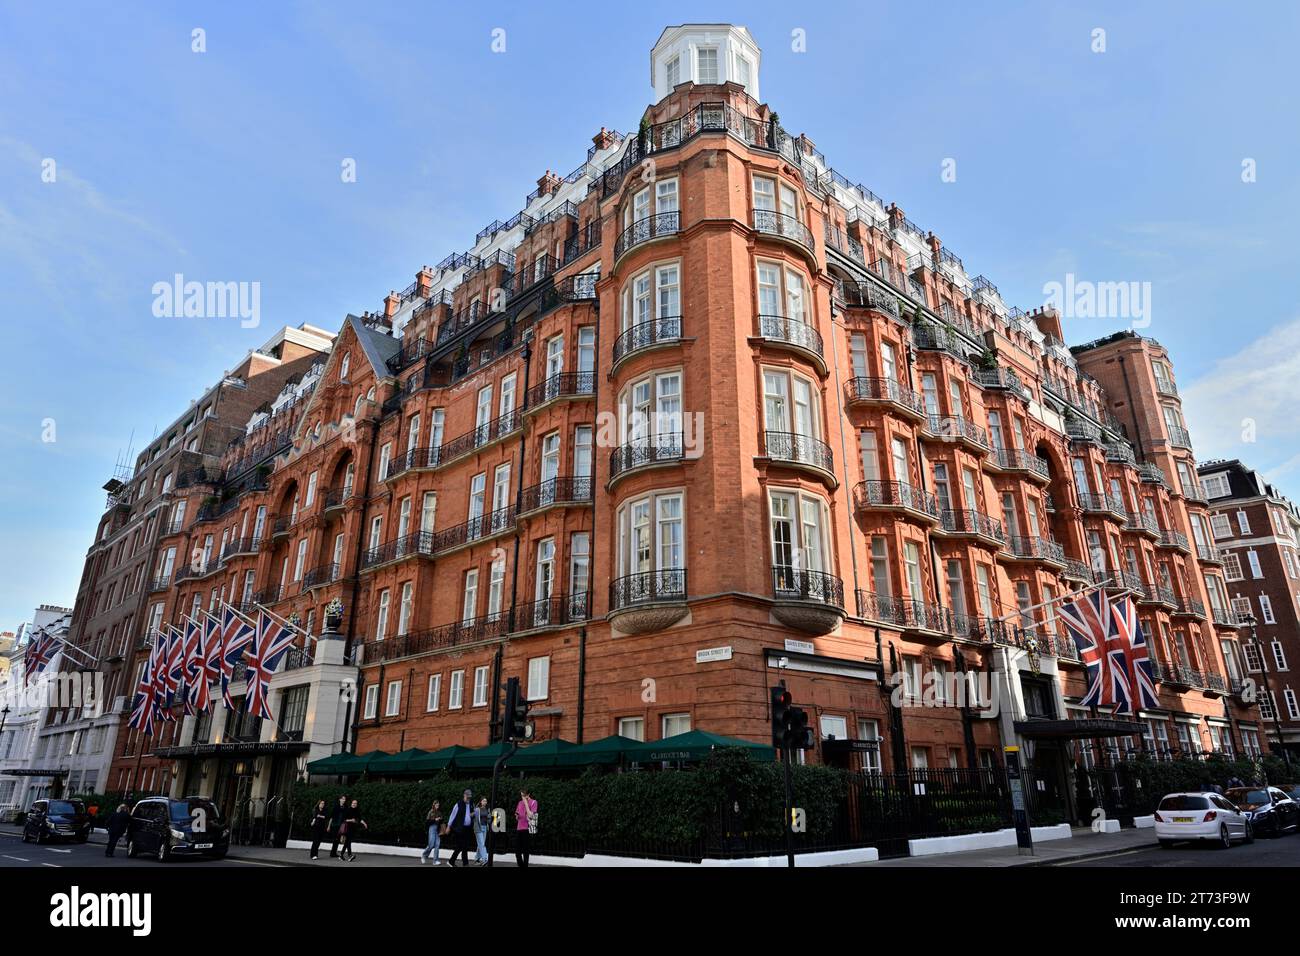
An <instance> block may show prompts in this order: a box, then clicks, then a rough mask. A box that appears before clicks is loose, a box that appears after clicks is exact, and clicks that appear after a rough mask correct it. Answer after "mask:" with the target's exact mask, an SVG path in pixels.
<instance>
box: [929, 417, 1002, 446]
mask: <svg viewBox="0 0 1300 956" xmlns="http://www.w3.org/2000/svg"><path fill="white" fill-rule="evenodd" d="M926 428H927V429H928V430H929V432H930V434H932V435H933V436H934V437H935V438H938V439H939V440H940V441H966V442H970V443H971V444H972V445H978V446H979V447H980V448H988V447H989V436H988V433H987V432H986V431H984V429H982V428H980V427H979V426H978V425H976V424H974V423H973V422H970V421H968V420H967V419H966V418H964V417H962V416H961V415H929V416H927V417H926Z"/></svg>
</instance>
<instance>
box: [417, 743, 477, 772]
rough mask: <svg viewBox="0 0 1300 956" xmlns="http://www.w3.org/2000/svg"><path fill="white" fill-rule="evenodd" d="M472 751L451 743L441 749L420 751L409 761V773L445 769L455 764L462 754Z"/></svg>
mask: <svg viewBox="0 0 1300 956" xmlns="http://www.w3.org/2000/svg"><path fill="white" fill-rule="evenodd" d="M468 753H473V751H472V750H470V748H468V747H462V746H461V745H460V744H452V745H451V746H450V747H443V748H442V749H441V750H431V751H421V752H420V756H419V757H415V758H414V759H413V760H412V761H411V773H426V772H428V771H430V770H446V769H447V768H448V767H450V766H452V765H453V764H455V763H456V762H457V761H458V760H459V759H460V757H461V755H462V754H468Z"/></svg>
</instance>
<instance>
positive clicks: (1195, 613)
mask: <svg viewBox="0 0 1300 956" xmlns="http://www.w3.org/2000/svg"><path fill="white" fill-rule="evenodd" d="M1172 613H1174V614H1177V615H1179V616H1181V617H1199V618H1201V619H1204V618H1205V605H1204V604H1203V603H1202V602H1201V601H1198V600H1197V599H1196V598H1189V597H1182V598H1179V599H1178V605H1177V606H1176V607H1175V608H1174V610H1173V612H1172Z"/></svg>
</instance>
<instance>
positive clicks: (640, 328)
mask: <svg viewBox="0 0 1300 956" xmlns="http://www.w3.org/2000/svg"><path fill="white" fill-rule="evenodd" d="M681 338H682V317H681V316H680V315H665V316H661V317H660V318H657V319H650V320H649V321H648V322H638V323H637V324H636V325H633V326H630V327H629V328H628V329H627V330H626V331H625V332H623V333H622V334H621V335H619V337H618V338H616V339H615V340H614V352H613V361H614V363H615V364H618V363H619V362H620V361H622V360H623V358H624V357H625V356H627V355H631V354H632V353H633V352H636V351H639V350H640V349H648V348H650V347H651V346H653V345H664V344H667V343H670V342H680V341H681Z"/></svg>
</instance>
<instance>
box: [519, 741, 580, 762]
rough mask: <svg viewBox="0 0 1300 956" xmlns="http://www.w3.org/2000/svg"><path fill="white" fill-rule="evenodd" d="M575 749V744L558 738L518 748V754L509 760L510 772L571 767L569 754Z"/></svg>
mask: <svg viewBox="0 0 1300 956" xmlns="http://www.w3.org/2000/svg"><path fill="white" fill-rule="evenodd" d="M575 749H577V744H572V743H570V742H569V741H567V740H561V739H559V738H558V737H556V738H553V739H551V740H544V741H542V742H541V743H540V744H533V746H531V747H520V748H519V752H518V753H517V754H515V755H514V756H513V757H512V758H510V769H511V770H528V769H530V768H536V767H572V766H576V764H573V763H572V762H570V760H569V754H570V753H571V752H572V751H574V750H575Z"/></svg>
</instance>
